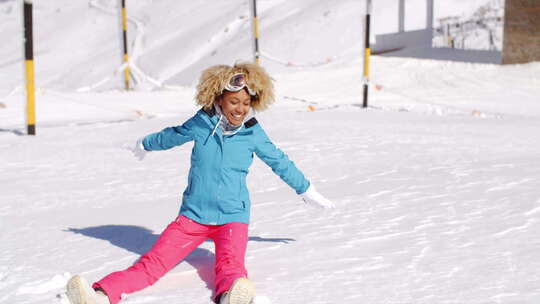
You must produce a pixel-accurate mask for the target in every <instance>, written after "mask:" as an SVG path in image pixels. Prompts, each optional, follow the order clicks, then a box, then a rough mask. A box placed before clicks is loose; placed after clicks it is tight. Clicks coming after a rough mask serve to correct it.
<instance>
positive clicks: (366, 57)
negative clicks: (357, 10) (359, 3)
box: [362, 0, 371, 108]
mask: <svg viewBox="0 0 540 304" xmlns="http://www.w3.org/2000/svg"><path fill="white" fill-rule="evenodd" d="M370 19H371V0H367V12H366V37H365V39H366V40H365V50H364V103H363V104H362V107H363V108H367V107H368V89H369V58H370V56H371V46H370V44H369V26H370V23H371V20H370Z"/></svg>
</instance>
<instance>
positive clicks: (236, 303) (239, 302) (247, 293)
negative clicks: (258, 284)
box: [219, 278, 255, 304]
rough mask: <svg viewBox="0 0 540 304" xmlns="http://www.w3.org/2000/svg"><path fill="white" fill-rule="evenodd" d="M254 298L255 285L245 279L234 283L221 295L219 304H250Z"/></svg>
mask: <svg viewBox="0 0 540 304" xmlns="http://www.w3.org/2000/svg"><path fill="white" fill-rule="evenodd" d="M253 298H255V285H254V284H253V282H251V281H250V280H248V279H246V278H239V279H236V281H234V283H233V285H232V287H231V289H230V290H229V291H226V292H224V293H223V295H222V296H221V298H220V299H219V304H251V303H253Z"/></svg>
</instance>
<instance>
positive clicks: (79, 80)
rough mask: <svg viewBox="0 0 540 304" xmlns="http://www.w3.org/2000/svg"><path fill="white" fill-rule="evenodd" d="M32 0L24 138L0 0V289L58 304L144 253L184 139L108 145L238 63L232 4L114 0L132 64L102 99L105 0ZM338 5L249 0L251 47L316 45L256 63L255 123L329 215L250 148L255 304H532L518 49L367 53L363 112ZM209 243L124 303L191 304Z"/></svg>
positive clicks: (533, 236)
mask: <svg viewBox="0 0 540 304" xmlns="http://www.w3.org/2000/svg"><path fill="white" fill-rule="evenodd" d="M35 2H36V11H35V14H36V33H37V36H38V37H42V38H43V37H48V38H47V40H44V39H41V40H40V41H42V42H41V43H40V44H38V45H37V55H36V67H37V77H38V80H37V84H38V85H37V86H38V93H37V107H38V111H37V120H38V125H37V134H38V135H37V136H35V137H29V136H21V134H22V133H23V131H24V96H23V93H22V92H21V90H20V89H17V87H19V86H20V82H21V74H22V73H21V69H22V67H21V63H20V62H19V61H20V59H21V58H20V54H21V50H20V47H21V45H20V44H19V41H20V37H19V36H18V35H19V34H20V29H19V25H20V23H19V22H20V15H19V14H18V12H17V10H18V8H17V7H18V1H0V16H1V17H0V18H1V20H2V22H0V40H1V41H7V42H8V43H5V44H3V46H2V48H0V58H1V59H0V90H1V92H0V202H2V204H0V231H1V232H0V250H1V251H0V253H1V254H0V303H23V304H24V303H28V304H30V303H36V304H37V303H66V299H65V296H64V295H63V292H64V291H65V290H64V286H65V283H66V280H67V279H68V278H69V276H70V275H72V274H75V273H81V274H82V275H84V276H85V277H86V278H88V279H89V280H90V281H93V280H97V279H100V278H101V277H102V276H104V275H106V274H108V273H109V272H111V271H115V270H119V269H122V268H124V267H127V266H129V265H131V264H132V263H133V262H134V261H135V260H136V259H137V258H138V256H139V255H140V254H142V253H143V252H145V250H147V249H148V248H149V246H151V245H152V242H153V241H154V240H155V239H156V237H157V235H158V234H159V233H160V232H161V231H162V230H163V229H164V227H165V226H166V225H167V224H168V223H169V222H170V221H171V220H172V219H173V218H174V217H175V215H176V213H177V210H178V207H179V203H180V201H179V198H180V195H181V192H182V191H183V189H184V187H185V184H186V180H187V173H188V167H189V154H190V150H191V144H187V145H186V146H183V147H178V148H175V149H172V150H169V151H164V152H152V153H150V154H149V155H148V157H147V158H146V159H145V160H144V161H142V162H139V161H137V160H136V159H135V158H134V157H133V156H132V155H131V154H130V152H128V151H126V150H125V149H123V148H122V146H123V145H124V144H126V143H132V142H134V141H135V140H136V139H137V138H139V137H141V136H143V135H146V134H148V133H150V132H155V131H158V130H160V129H162V128H164V127H167V126H171V125H177V124H180V123H182V122H183V121H184V120H185V119H186V118H188V117H190V116H191V115H192V114H193V112H194V111H195V110H196V107H195V106H194V104H193V95H194V88H193V85H192V84H193V81H195V80H196V78H197V76H198V73H199V72H200V69H202V68H203V67H204V66H207V65H211V64H214V63H218V62H220V63H231V62H233V61H234V59H237V58H244V59H249V58H250V56H251V53H250V52H251V49H250V48H251V45H250V43H251V42H250V41H249V40H248V38H247V37H245V36H243V35H242V37H240V36H241V35H240V32H241V31H244V30H245V31H248V30H249V28H250V25H249V21H248V20H247V19H246V18H247V16H248V14H249V10H248V4H247V3H246V2H244V1H227V2H219V3H218V2H216V1H191V2H184V1H150V0H140V1H128V3H131V5H130V12H132V17H133V18H135V19H132V21H131V23H130V25H131V26H135V24H139V25H140V27H139V28H137V30H140V32H139V36H137V35H132V36H130V37H131V39H135V38H136V37H139V39H141V40H140V41H138V40H136V39H135V40H132V44H131V45H132V46H134V45H138V47H139V48H136V50H137V52H138V53H137V52H135V54H134V55H133V56H132V58H133V57H134V58H135V59H134V63H135V64H136V66H137V67H139V69H140V70H141V72H140V74H138V75H139V76H138V77H139V80H140V82H139V85H138V86H137V90H135V91H130V92H123V91H121V90H119V88H121V86H122V82H121V79H120V75H117V76H115V75H114V71H115V69H117V68H118V67H119V64H120V63H119V59H120V55H119V53H118V52H119V48H118V47H119V45H118V43H119V41H118V39H117V38H118V35H119V33H118V32H117V30H118V24H117V19H115V18H116V17H114V16H113V14H114V13H108V12H110V11H112V9H113V8H114V6H115V5H116V3H112V2H109V1H104V0H99V1H98V0H91V1H67V0H55V1H54V2H53V1H45V2H39V1H35ZM356 2H359V1H352V0H351V1H345V0H343V1H339V2H336V3H338V4H336V5H330V3H328V4H326V2H325V3H322V2H320V1H309V0H299V1H270V0H266V1H265V0H263V1H261V2H260V3H261V11H262V13H261V26H262V28H263V29H264V30H265V31H264V33H266V34H264V33H263V34H262V39H263V41H262V45H264V48H263V50H264V51H265V52H267V53H268V54H267V55H269V56H271V57H273V58H276V59H280V61H285V62H295V63H296V62H297V63H317V62H321V61H325V60H326V59H327V58H335V59H332V60H331V62H330V63H329V64H327V65H322V66H321V65H317V66H316V67H310V68H308V67H303V68H300V67H294V66H289V67H287V66H282V65H280V64H279V63H276V62H274V61H272V60H270V59H268V58H263V60H262V64H263V65H264V66H265V67H267V68H268V69H269V71H270V72H271V73H272V76H273V77H274V78H275V83H276V93H277V96H278V98H277V99H278V100H277V102H276V104H275V106H274V107H273V108H271V109H270V110H268V111H266V112H262V113H259V114H258V115H257V117H258V119H259V121H260V123H261V124H262V125H263V126H264V127H265V129H266V130H267V132H268V133H269V135H270V137H271V138H272V139H273V140H274V142H275V143H276V144H277V145H278V146H279V147H281V148H282V149H283V150H284V151H285V152H287V153H288V155H289V156H290V158H291V159H293V160H294V161H295V162H296V164H297V165H298V166H299V167H300V168H301V169H302V170H303V171H304V173H305V174H306V175H307V176H308V177H309V178H310V179H311V181H312V182H313V183H314V184H316V185H317V187H318V188H319V190H320V191H321V192H322V193H323V194H325V195H326V196H327V197H328V198H330V199H332V200H333V201H335V203H336V205H337V209H336V210H335V211H330V212H321V211H320V210H318V209H313V208H310V207H309V206H305V205H304V204H303V203H302V202H301V200H300V199H299V197H298V196H297V195H296V194H295V193H294V192H293V191H292V190H290V189H289V188H288V187H287V186H286V185H285V184H284V183H283V182H281V181H280V180H279V178H277V177H276V176H275V175H274V174H273V173H272V171H271V170H270V169H269V168H267V167H266V166H265V165H264V164H263V163H262V162H260V161H258V160H257V161H255V162H254V165H253V167H252V169H251V171H250V172H251V174H250V176H249V178H248V184H249V185H248V186H249V188H250V190H251V199H252V201H253V210H252V223H251V225H250V241H249V244H248V253H247V268H248V270H249V273H250V277H251V278H252V279H253V280H254V281H255V282H256V286H257V290H258V296H257V299H256V304H267V303H282V304H285V303H321V304H322V303H347V304H356V303H430V304H432V303H536V302H538V301H540V290H539V289H538V285H539V283H540V279H539V277H538V271H537V269H539V268H540V258H538V252H539V250H540V242H539V241H538V239H540V188H539V187H538V185H540V167H539V166H538V164H539V163H540V156H539V155H540V153H539V152H540V136H539V135H538V130H540V122H539V120H538V118H539V117H540V101H539V98H538V96H540V77H539V74H538V71H539V70H540V63H531V64H525V65H515V66H495V65H481V64H466V63H456V62H440V61H429V60H414V59H404V58H385V57H374V58H372V65H371V73H372V78H373V85H372V87H371V90H370V108H369V109H367V110H365V109H362V108H360V107H359V104H360V103H361V100H362V99H361V98H362V97H361V96H362V78H361V74H362V69H361V66H362V62H361V59H360V54H361V44H360V43H361V42H358V43H357V42H351V39H352V38H350V37H352V36H355V35H356V34H355V33H354V32H353V28H354V27H353V26H351V27H350V29H349V30H350V32H347V31H343V29H344V26H345V25H346V24H351V22H352V21H351V18H352V17H351V16H352V15H353V11H356V7H358V8H359V9H362V7H361V6H362V4H361V3H360V4H357V3H356ZM332 3H333V2H332ZM203 8H204V10H203ZM354 14H356V13H354ZM4 21H5V22H4ZM355 22H356V21H355ZM358 22H360V21H358ZM68 25H69V26H68ZM316 25H321V28H323V29H321V30H316V29H315V26H316ZM360 31H361V29H360ZM141 33H143V34H141ZM316 34H317V35H318V36H317V37H316V38H317V39H315V40H312V39H313V37H314V36H315V35H316ZM280 42H281V44H280ZM315 46H317V47H316V48H315ZM301 50H303V51H301ZM308 50H309V51H310V52H308ZM214 51H215V53H214ZM2 105H4V106H3V107H2ZM308 106H312V107H313V108H311V109H315V111H310V110H309V109H308ZM213 258H214V248H213V244H212V243H204V244H203V245H202V246H201V247H200V248H199V249H197V250H196V251H195V252H194V253H193V254H192V255H190V256H189V257H188V258H187V259H186V261H185V262H182V263H180V264H179V265H178V266H177V267H176V268H175V269H173V270H172V271H171V272H170V273H169V274H167V276H165V277H164V278H163V279H162V280H160V281H159V282H158V283H156V284H155V285H154V286H152V287H149V288H147V289H145V290H143V291H141V292H138V293H135V294H132V295H129V296H128V297H127V298H126V300H125V303H149V304H150V303H164V302H167V303H169V302H171V303H172V302H174V303H186V304H187V303H190V304H191V303H210V296H211V288H212V280H213V268H212V262H213Z"/></svg>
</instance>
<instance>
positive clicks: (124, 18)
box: [122, 0, 129, 90]
mask: <svg viewBox="0 0 540 304" xmlns="http://www.w3.org/2000/svg"><path fill="white" fill-rule="evenodd" d="M122 34H123V35H122V36H123V42H124V50H123V52H124V56H123V58H124V64H125V65H126V67H125V68H124V83H125V87H126V90H129V57H128V41H127V14H126V0H122Z"/></svg>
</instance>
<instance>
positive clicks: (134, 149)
mask: <svg viewBox="0 0 540 304" xmlns="http://www.w3.org/2000/svg"><path fill="white" fill-rule="evenodd" d="M142 141H143V139H142V138H140V139H138V140H137V142H136V143H135V145H125V146H124V148H126V149H127V150H129V151H131V153H133V155H134V156H135V157H136V158H137V159H138V160H143V158H144V156H145V155H146V153H147V152H148V151H146V150H145V149H144V146H143V143H142Z"/></svg>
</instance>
